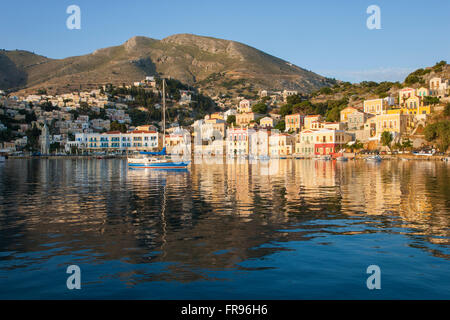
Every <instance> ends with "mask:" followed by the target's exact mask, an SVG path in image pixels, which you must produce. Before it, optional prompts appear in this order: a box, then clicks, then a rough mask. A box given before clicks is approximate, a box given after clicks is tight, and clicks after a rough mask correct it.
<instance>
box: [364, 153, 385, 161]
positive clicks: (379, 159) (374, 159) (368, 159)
mask: <svg viewBox="0 0 450 320" xmlns="http://www.w3.org/2000/svg"><path fill="white" fill-rule="evenodd" d="M381 160H382V158H381V157H380V156H379V155H375V156H370V157H367V158H366V161H371V162H380V161H381Z"/></svg>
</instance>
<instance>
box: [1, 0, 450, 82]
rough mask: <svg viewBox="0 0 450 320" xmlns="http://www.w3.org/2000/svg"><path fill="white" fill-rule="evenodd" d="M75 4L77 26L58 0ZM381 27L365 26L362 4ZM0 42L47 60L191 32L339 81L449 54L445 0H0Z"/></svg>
mask: <svg viewBox="0 0 450 320" xmlns="http://www.w3.org/2000/svg"><path fill="white" fill-rule="evenodd" d="M71 4H76V5H78V6H80V8H81V20H82V22H81V30H68V29H67V28H66V19H67V17H68V16H69V15H68V14H66V8H67V7H68V6H69V5H71ZM372 4H376V5H378V6H379V7H380V8H381V27H382V29H381V30H369V29H368V28H367V27H366V20H367V18H368V16H369V15H368V14H367V13H366V9H367V7H368V6H369V5H372ZM0 10H1V11H0V30H1V32H0V48H4V49H8V50H13V49H23V50H29V51H32V52H35V53H38V54H42V55H44V56H48V57H51V58H64V57H68V56H76V55H82V54H86V53H90V52H92V51H94V50H95V49H98V48H103V47H109V46H112V45H118V44H121V43H123V42H125V41H126V40H127V39H129V38H131V37H132V36H135V35H142V36H148V37H152V38H156V39H162V38H164V37H167V36H169V35H172V34H176V33H194V34H198V35H206V36H212V37H217V38H224V39H229V40H236V41H240V42H243V43H245V44H248V45H251V46H253V47H256V48H258V49H260V50H263V51H265V52H267V53H269V54H272V55H275V56H277V57H280V58H282V59H285V60H287V61H290V62H292V63H294V64H296V65H298V66H300V67H303V68H306V69H308V70H312V71H314V72H317V73H319V74H322V75H326V76H330V77H335V78H337V79H341V80H348V81H352V82H358V81H362V80H375V81H382V80H403V78H404V76H405V74H407V73H408V72H410V71H412V70H415V69H417V68H419V67H424V66H430V65H433V64H434V63H436V62H437V61H440V60H447V61H450V1H448V0H426V1H423V0H422V1H420V0H409V1H407V0H386V1H384V0H383V1H380V0H370V1H366V0H339V1H338V0H323V1H320V0H311V1H302V0H289V1H288V0H277V1H266V0H259V1H253V0H240V1H235V0H227V1H215V0H208V1H207V0H192V1H178V0H171V1H161V0H159V1H154V0H146V1H144V0H123V1H117V0H110V1H104V0H70V1H66V0H42V1H20V0H16V1H9V0H8V1H2V4H1V7H0Z"/></svg>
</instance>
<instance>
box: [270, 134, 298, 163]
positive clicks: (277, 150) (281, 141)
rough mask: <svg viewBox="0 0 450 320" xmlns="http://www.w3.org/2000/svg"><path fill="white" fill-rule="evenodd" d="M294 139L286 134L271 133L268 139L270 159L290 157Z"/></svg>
mask: <svg viewBox="0 0 450 320" xmlns="http://www.w3.org/2000/svg"><path fill="white" fill-rule="evenodd" d="M294 149H295V137H294V136H292V135H290V134H288V133H272V134H271V135H270V137H269V155H270V157H272V158H278V157H282V156H288V155H292V154H293V153H294Z"/></svg>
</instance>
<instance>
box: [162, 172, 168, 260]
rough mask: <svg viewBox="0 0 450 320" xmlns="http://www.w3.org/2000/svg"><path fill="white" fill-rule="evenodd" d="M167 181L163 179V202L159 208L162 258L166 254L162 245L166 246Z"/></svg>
mask: <svg viewBox="0 0 450 320" xmlns="http://www.w3.org/2000/svg"><path fill="white" fill-rule="evenodd" d="M166 193H167V183H166V181H165V180H164V192H163V203H162V209H161V221H162V231H163V233H162V244H161V251H162V256H163V258H164V257H165V255H166V252H165V251H164V247H165V246H166V243H167V240H166V234H167V223H166V201H167V195H166Z"/></svg>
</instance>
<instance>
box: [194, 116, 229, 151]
mask: <svg viewBox="0 0 450 320" xmlns="http://www.w3.org/2000/svg"><path fill="white" fill-rule="evenodd" d="M192 127H193V129H194V132H193V137H194V154H195V155H197V156H200V155H208V156H211V155H224V154H225V146H226V144H225V131H226V122H225V121H224V120H220V119H209V118H208V119H207V120H197V121H195V122H194V124H193V125H192Z"/></svg>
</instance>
